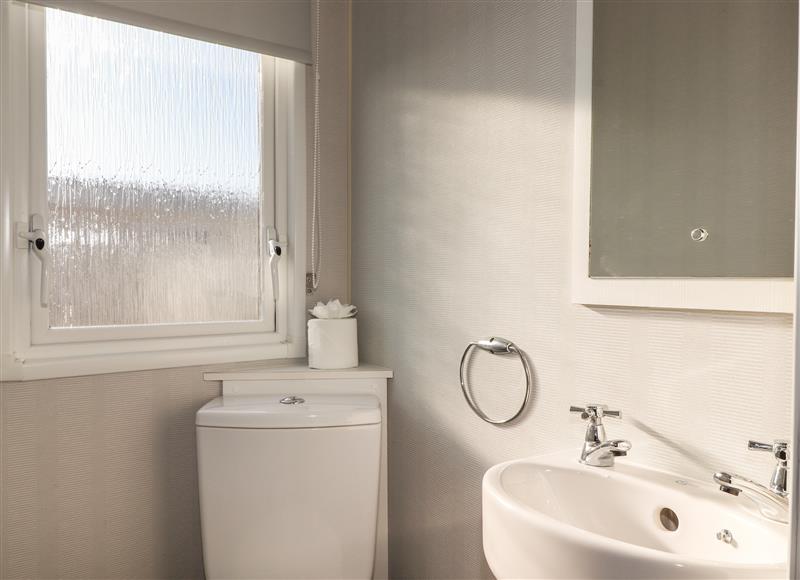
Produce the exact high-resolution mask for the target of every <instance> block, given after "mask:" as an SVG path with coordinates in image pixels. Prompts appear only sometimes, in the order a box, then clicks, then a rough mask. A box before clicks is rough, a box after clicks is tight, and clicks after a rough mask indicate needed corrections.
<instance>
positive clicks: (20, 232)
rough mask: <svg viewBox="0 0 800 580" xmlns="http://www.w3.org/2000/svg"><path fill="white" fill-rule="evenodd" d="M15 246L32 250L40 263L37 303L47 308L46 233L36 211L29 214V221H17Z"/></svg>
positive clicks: (41, 219)
mask: <svg viewBox="0 0 800 580" xmlns="http://www.w3.org/2000/svg"><path fill="white" fill-rule="evenodd" d="M16 226H17V227H16V229H17V238H16V247H17V248H18V249H20V250H32V251H33V254H34V255H35V256H36V257H37V258H39V261H40V262H41V264H42V269H41V274H40V275H39V304H41V306H42V308H47V270H48V254H47V234H46V233H45V231H44V219H43V218H42V216H41V215H39V214H38V213H35V214H33V215H31V219H30V222H28V223H27V224H26V223H25V222H17V224H16Z"/></svg>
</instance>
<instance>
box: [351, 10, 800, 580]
mask: <svg viewBox="0 0 800 580" xmlns="http://www.w3.org/2000/svg"><path fill="white" fill-rule="evenodd" d="M574 26H575V5H574V3H571V2H477V1H465V2H399V1H388V2H356V3H355V4H354V15H353V86H352V92H353V129H352V130H353V151H352V157H353V216H352V220H353V250H352V253H353V255H352V260H353V281H352V285H353V299H354V302H355V303H356V304H358V306H359V326H360V328H359V334H360V343H361V349H362V352H361V355H362V359H363V360H366V361H370V362H375V363H381V364H386V365H387V366H390V367H392V368H394V370H395V379H394V380H393V381H392V384H391V386H390V393H389V396H390V408H389V413H390V416H391V421H390V429H389V445H390V449H389V472H390V514H389V516H390V551H391V553H390V560H391V573H392V577H394V578H433V577H436V578H478V577H489V576H490V572H489V570H488V569H487V567H486V564H485V562H484V559H483V554H482V547H481V528H480V517H481V509H480V482H481V477H482V475H483V472H484V470H485V469H486V468H488V467H489V466H491V465H492V464H494V463H497V462H500V461H504V460H507V459H512V458H515V457H523V456H527V455H533V454H538V453H543V452H546V451H548V450H551V449H559V448H560V449H572V450H574V451H575V452H576V453H577V451H578V449H579V448H580V443H581V441H582V436H583V429H584V426H583V424H582V423H581V421H580V420H579V419H577V418H576V417H574V416H571V415H570V414H569V413H568V406H569V405H570V404H571V403H581V402H590V401H597V402H602V403H608V404H609V405H612V406H614V407H621V408H622V409H623V411H624V412H625V413H626V418H625V420H624V421H623V422H621V423H614V422H611V421H609V426H608V431H609V434H610V435H611V436H614V437H627V438H630V439H631V440H632V441H633V443H634V449H633V451H632V452H631V457H630V460H631V461H637V462H642V463H644V464H647V465H651V466H655V467H660V468H667V469H672V470H675V471H678V472H680V473H682V474H685V475H686V476H690V477H698V478H704V479H708V478H709V477H710V474H711V472H712V471H713V470H714V469H717V468H718V466H728V467H731V466H732V467H735V468H736V469H737V470H740V471H743V472H745V473H747V474H748V475H751V476H753V477H758V478H759V479H763V478H764V477H767V475H768V473H769V469H770V465H769V458H765V457H761V456H760V455H756V454H752V453H748V452H747V451H746V450H745V447H746V445H745V444H746V439H747V438H748V437H751V436H758V437H766V438H770V437H773V436H783V435H788V434H789V433H790V413H789V408H788V405H789V401H790V391H791V317H790V316H783V315H751V314H727V313H708V312H681V311H655V310H641V309H624V308H619V309H615V308H598V309H590V308H586V307H583V306H578V305H573V304H571V303H570V297H569V296H570V295H569V284H570V281H569V260H570V251H569V250H570V248H569V244H570V242H569V240H570V239H571V233H570V228H571V203H572V194H571V189H572V146H573V144H572V135H573V120H572V115H573V85H574V64H573V60H574V41H575V38H574ZM492 334H497V335H500V336H504V337H506V338H509V339H511V340H514V341H515V342H517V344H518V345H519V346H520V347H522V348H523V349H525V350H526V351H527V352H528V354H529V355H530V357H531V360H532V362H533V365H534V368H535V375H536V385H535V392H534V397H533V404H532V405H531V407H530V409H529V411H528V412H527V413H526V414H525V415H524V417H523V418H522V420H521V421H519V422H518V423H516V424H514V425H511V426H508V427H505V428H498V427H493V426H491V425H488V424H486V423H483V422H481V421H480V420H479V419H478V418H477V417H475V416H474V415H473V414H472V413H471V411H470V410H469V409H468V407H467V406H466V404H465V402H464V400H463V398H462V396H461V393H460V390H459V386H458V363H459V358H460V356H461V352H462V350H463V348H464V346H465V345H466V344H467V342H468V341H470V340H473V339H475V338H478V337H482V336H488V335H492ZM520 373H521V371H520V369H519V366H518V363H515V361H513V360H512V359H510V358H509V359H505V358H503V359H491V358H490V357H489V356H488V355H487V356H483V357H479V358H477V359H476V360H475V364H474V365H473V376H474V385H475V391H476V396H477V397H478V398H479V399H480V400H481V402H482V403H484V404H485V405H486V408H487V410H489V411H492V412H497V413H499V412H501V411H503V410H507V409H510V408H511V406H512V405H513V403H514V402H515V401H516V400H517V399H518V397H519V396H520V391H521V389H522V381H521V375H520ZM765 395H768V396H767V397H765Z"/></svg>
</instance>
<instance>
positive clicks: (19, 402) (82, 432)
mask: <svg viewBox="0 0 800 580" xmlns="http://www.w3.org/2000/svg"><path fill="white" fill-rule="evenodd" d="M321 22H322V36H321V51H320V52H321V54H322V60H321V71H322V77H323V85H322V91H321V102H322V115H323V117H322V118H323V122H322V125H321V132H322V148H323V149H322V160H323V163H322V176H323V183H324V184H325V187H324V188H323V196H324V197H323V202H322V203H323V211H324V212H325V215H324V221H323V227H324V230H323V237H324V244H325V254H324V263H323V278H322V284H321V287H320V289H319V292H318V295H314V296H311V297H310V299H311V300H313V299H316V298H317V296H319V297H320V298H327V297H334V296H338V297H345V296H346V294H347V287H348V284H349V276H348V274H347V254H348V250H347V217H348V207H347V154H348V151H347V75H346V70H347V47H348V40H347V39H348V36H347V27H346V24H347V22H348V17H347V4H346V3H345V2H343V1H325V2H323V3H322V19H321ZM309 78H310V77H309ZM309 94H310V92H309ZM309 110H310V109H309ZM310 207H311V205H310V200H309V211H310ZM309 215H310V214H309ZM230 366H231V365H226V368H227V367H230ZM207 368H211V367H192V368H183V369H167V370H154V371H146V372H134V373H121V374H110V375H101V376H94V377H76V378H69V379H58V380H48V381H33V382H28V383H0V412H1V414H0V422H1V423H0V472H1V473H0V578H6V579H12V578H103V579H108V578H200V577H202V576H203V567H202V548H201V545H200V528H199V512H198V505H197V501H198V499H197V481H196V469H197V468H196V463H195V440H194V412H195V411H196V410H197V409H198V408H199V407H201V406H202V405H203V404H204V403H205V402H206V401H208V400H209V399H211V398H213V397H214V396H216V395H217V394H218V393H219V391H220V386H219V385H218V384H213V383H205V382H203V380H202V372H203V371H204V370H207Z"/></svg>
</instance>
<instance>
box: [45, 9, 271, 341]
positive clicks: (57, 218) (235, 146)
mask: <svg viewBox="0 0 800 580" xmlns="http://www.w3.org/2000/svg"><path fill="white" fill-rule="evenodd" d="M260 111H261V55H258V54H255V53H252V52H247V51H243V50H237V49H233V48H228V47H223V46H218V45H214V44H209V43H205V42H200V41H197V40H191V39H187V38H182V37H178V36H173V35H169V34H164V33H160V32H155V31H151V30H145V29H141V28H136V27H133V26H128V25H123V24H117V23H114V22H109V21H105V20H100V19H97V18H90V17H86V16H82V15H78V14H72V13H69V12H62V11H59V10H52V9H48V10H47V166H48V168H47V169H48V191H47V196H48V205H49V212H50V215H49V220H48V233H49V236H50V243H51V252H52V268H51V276H50V326H51V327H76V326H107V325H122V324H154V323H181V322H215V321H232V320H257V319H259V318H260V315H261V313H260V303H261V299H260V298H261V284H260V279H261V274H260V271H261V268H260V265H261V250H260V245H259V214H260V203H261V119H260Z"/></svg>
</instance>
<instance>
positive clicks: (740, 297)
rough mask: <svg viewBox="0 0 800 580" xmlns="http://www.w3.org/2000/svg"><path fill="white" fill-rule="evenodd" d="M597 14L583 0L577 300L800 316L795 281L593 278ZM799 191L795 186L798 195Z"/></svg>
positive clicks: (578, 49)
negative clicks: (796, 311) (594, 42)
mask: <svg viewBox="0 0 800 580" xmlns="http://www.w3.org/2000/svg"><path fill="white" fill-rule="evenodd" d="M592 14H593V0H578V2H577V7H576V22H575V117H574V131H575V134H574V151H573V163H574V167H573V180H574V181H573V207H572V216H573V217H572V222H573V223H572V302H573V303H575V304H584V305H594V306H633V307H645V308H680V309H692V310H734V311H744V312H784V313H790V312H794V279H793V278H590V277H589V239H590V238H589V216H590V196H591V171H590V167H591V158H592V156H591V153H592V29H593V28H592ZM798 94H800V93H798ZM798 119H799V120H800V115H798ZM798 152H800V149H799V150H798ZM796 173H797V172H796ZM795 183H797V176H796V177H795ZM797 191H798V188H797V185H795V195H796V197H797ZM795 236H796V234H795Z"/></svg>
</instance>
